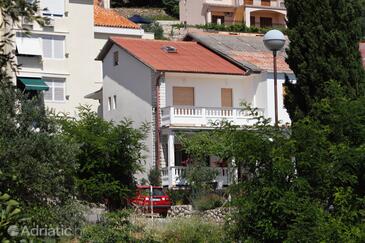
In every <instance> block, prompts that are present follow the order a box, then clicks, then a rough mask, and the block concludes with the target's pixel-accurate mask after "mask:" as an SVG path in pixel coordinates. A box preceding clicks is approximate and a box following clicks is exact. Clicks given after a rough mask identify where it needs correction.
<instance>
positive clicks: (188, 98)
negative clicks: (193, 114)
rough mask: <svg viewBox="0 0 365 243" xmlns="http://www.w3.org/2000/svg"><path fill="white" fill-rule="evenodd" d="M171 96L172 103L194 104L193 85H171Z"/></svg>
mask: <svg viewBox="0 0 365 243" xmlns="http://www.w3.org/2000/svg"><path fill="white" fill-rule="evenodd" d="M172 96H173V105H177V106H179V105H181V106H194V88H193V87H173V88H172Z"/></svg>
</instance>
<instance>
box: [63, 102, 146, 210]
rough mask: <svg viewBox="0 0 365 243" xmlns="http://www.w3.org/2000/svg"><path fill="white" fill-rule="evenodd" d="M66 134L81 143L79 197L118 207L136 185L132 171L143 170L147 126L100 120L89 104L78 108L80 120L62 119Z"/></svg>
mask: <svg viewBox="0 0 365 243" xmlns="http://www.w3.org/2000/svg"><path fill="white" fill-rule="evenodd" d="M62 125H63V126H62V127H63V132H64V134H65V136H67V137H68V140H69V141H70V142H76V143H78V144H79V145H80V150H81V152H80V154H79V155H78V158H77V159H78V162H79V164H80V168H79V169H78V171H77V186H78V189H79V192H80V196H81V198H83V199H85V200H87V201H90V202H96V203H106V204H107V206H108V207H109V208H111V209H114V208H117V207H119V206H121V204H122V203H123V202H122V200H123V199H125V198H126V197H128V195H129V194H130V193H131V190H132V189H133V188H134V186H135V178H134V174H135V173H136V172H138V171H141V170H142V163H143V161H144V156H143V151H144V150H145V145H144V142H143V141H144V138H145V136H146V134H147V131H148V126H147V125H142V126H141V127H140V128H138V129H136V128H133V127H132V122H131V121H128V120H124V121H121V122H120V123H118V124H114V123H113V122H108V121H105V120H103V119H102V118H101V117H98V115H97V114H96V113H95V112H92V111H91V110H90V108H88V107H80V108H79V119H78V120H73V119H62Z"/></svg>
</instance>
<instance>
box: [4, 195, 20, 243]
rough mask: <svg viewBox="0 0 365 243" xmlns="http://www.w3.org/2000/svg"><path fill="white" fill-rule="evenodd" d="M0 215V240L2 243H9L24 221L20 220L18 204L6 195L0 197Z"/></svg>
mask: <svg viewBox="0 0 365 243" xmlns="http://www.w3.org/2000/svg"><path fill="white" fill-rule="evenodd" d="M0 213H1V218H0V238H1V240H2V242H10V241H9V240H10V239H11V238H12V239H14V236H15V235H12V234H16V233H17V231H16V230H17V229H18V228H19V225H20V224H21V223H22V221H25V219H24V218H21V209H20V206H19V203H18V202H17V201H15V200H13V199H11V197H10V196H9V194H6V193H5V194H1V195H0ZM13 231H14V232H13Z"/></svg>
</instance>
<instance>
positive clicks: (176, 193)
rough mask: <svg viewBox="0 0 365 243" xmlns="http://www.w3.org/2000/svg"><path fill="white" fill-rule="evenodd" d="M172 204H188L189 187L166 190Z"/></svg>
mask: <svg viewBox="0 0 365 243" xmlns="http://www.w3.org/2000/svg"><path fill="white" fill-rule="evenodd" d="M167 195H169V197H170V200H171V202H172V204H173V205H186V204H190V197H191V191H190V189H178V190H173V189H170V190H168V191H167Z"/></svg>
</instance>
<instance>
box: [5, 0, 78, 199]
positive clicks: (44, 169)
mask: <svg viewBox="0 0 365 243" xmlns="http://www.w3.org/2000/svg"><path fill="white" fill-rule="evenodd" d="M0 9H1V10H2V11H1V12H2V14H3V17H4V18H3V21H4V22H3V23H2V27H3V28H4V30H5V34H3V36H2V38H1V44H0V47H1V52H0V70H1V71H0V167H1V174H2V176H1V179H0V189H1V191H3V192H4V193H5V192H7V193H9V194H11V195H12V196H13V197H14V198H15V199H17V200H19V201H20V202H22V203H26V204H31V203H41V204H47V202H48V201H53V202H55V203H62V201H63V200H66V199H67V198H68V197H69V196H70V194H72V189H73V173H74V171H75V168H76V163H75V156H76V153H77V147H76V146H75V144H72V143H68V142H67V141H65V139H64V137H63V136H62V134H60V133H59V130H58V126H57V123H56V122H55V120H54V119H53V118H52V117H49V116H48V115H49V114H48V113H47V112H46V111H45V109H44V105H43V104H42V96H41V95H38V96H34V98H33V99H31V97H30V96H27V95H26V94H22V93H20V91H19V90H16V89H15V87H14V85H13V83H12V77H13V72H15V71H16V70H17V68H18V66H17V65H15V62H14V61H15V60H14V55H13V53H12V51H13V49H12V47H10V46H9V45H11V44H12V38H13V34H12V33H11V30H10V29H11V28H12V27H14V25H16V24H15V23H16V21H19V20H20V18H21V17H27V18H30V19H34V20H35V21H38V22H41V21H42V19H41V18H39V17H35V13H37V5H36V3H33V4H31V3H30V2H29V1H25V0H17V1H8V0H5V1H1V2H0Z"/></svg>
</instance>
